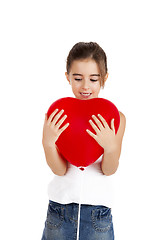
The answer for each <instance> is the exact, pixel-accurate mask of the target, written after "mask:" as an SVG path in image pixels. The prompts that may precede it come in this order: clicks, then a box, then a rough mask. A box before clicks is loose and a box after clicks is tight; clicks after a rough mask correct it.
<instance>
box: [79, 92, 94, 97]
mask: <svg viewBox="0 0 160 240" xmlns="http://www.w3.org/2000/svg"><path fill="white" fill-rule="evenodd" d="M80 94H81V95H82V96H83V97H89V96H90V95H91V94H92V93H81V92H80Z"/></svg>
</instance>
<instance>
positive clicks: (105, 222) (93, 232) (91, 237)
mask: <svg viewBox="0 0 160 240" xmlns="http://www.w3.org/2000/svg"><path fill="white" fill-rule="evenodd" d="M78 209H79V204H77V203H70V204H60V203H57V202H53V201H51V200H49V204H48V211H47V218H46V221H45V227H44V231H43V236H42V239H41V240H76V239H77V224H78ZM79 227H80V228H79V240H114V229H113V222H112V214H111V208H108V207H105V206H101V205H96V206H94V205H85V204H82V205H81V211H80V226H79Z"/></svg>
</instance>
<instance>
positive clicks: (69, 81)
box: [65, 72, 70, 84]
mask: <svg viewBox="0 0 160 240" xmlns="http://www.w3.org/2000/svg"><path fill="white" fill-rule="evenodd" d="M65 75H66V78H67V80H68V82H69V84H70V80H69V76H68V73H67V72H65Z"/></svg>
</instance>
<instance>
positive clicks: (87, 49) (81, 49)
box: [66, 42, 108, 88]
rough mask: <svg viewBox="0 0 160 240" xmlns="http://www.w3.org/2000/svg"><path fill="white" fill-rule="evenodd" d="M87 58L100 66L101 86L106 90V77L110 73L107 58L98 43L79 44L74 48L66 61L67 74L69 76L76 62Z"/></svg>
mask: <svg viewBox="0 0 160 240" xmlns="http://www.w3.org/2000/svg"><path fill="white" fill-rule="evenodd" d="M87 58H91V59H93V60H94V61H95V62H96V63H97V64H98V66H99V69H100V73H101V86H102V87H103V88H104V83H105V82H104V77H105V75H106V74H107V72H108V69H107V57H106V54H105V52H104V50H103V49H102V48H101V47H100V46H99V45H98V44H97V43H96V42H79V43H76V44H75V45H74V46H73V47H72V49H71V50H70V52H69V54H68V57H67V61H66V69H67V74H69V72H70V69H71V65H72V62H73V61H74V60H80V59H87Z"/></svg>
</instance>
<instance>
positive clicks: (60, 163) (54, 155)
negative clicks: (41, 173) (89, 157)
mask: <svg viewBox="0 0 160 240" xmlns="http://www.w3.org/2000/svg"><path fill="white" fill-rule="evenodd" d="M43 148H44V152H45V157H46V162H47V164H48V166H49V167H50V168H51V170H52V172H53V173H54V174H56V175H58V176H63V175H64V174H65V173H66V171H67V161H66V160H65V159H64V158H63V156H62V155H61V154H60V152H59V151H58V148H57V147H56V145H55V144H53V145H52V146H49V145H48V146H47V145H46V146H45V145H44V144H43Z"/></svg>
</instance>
